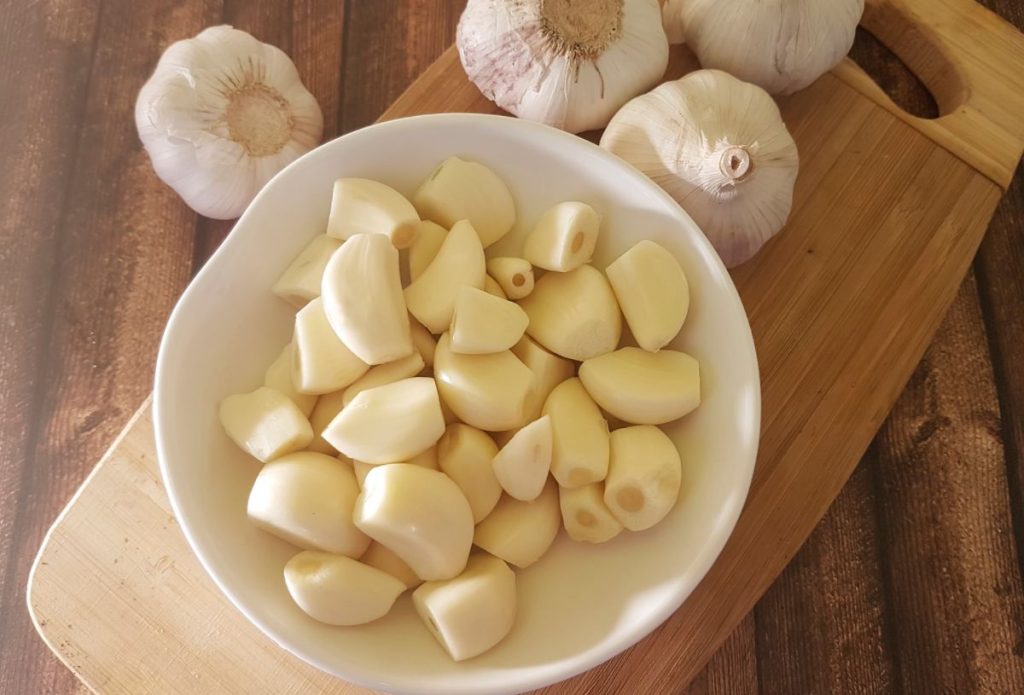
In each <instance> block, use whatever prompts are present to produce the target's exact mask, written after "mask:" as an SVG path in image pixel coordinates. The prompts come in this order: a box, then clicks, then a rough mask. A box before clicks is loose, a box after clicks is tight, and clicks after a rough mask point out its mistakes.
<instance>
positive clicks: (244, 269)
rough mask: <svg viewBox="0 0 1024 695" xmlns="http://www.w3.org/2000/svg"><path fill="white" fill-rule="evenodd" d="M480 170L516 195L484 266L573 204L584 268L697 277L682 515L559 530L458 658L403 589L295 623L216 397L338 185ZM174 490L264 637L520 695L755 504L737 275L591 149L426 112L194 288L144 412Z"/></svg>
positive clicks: (354, 674) (559, 673) (357, 137)
mask: <svg viewBox="0 0 1024 695" xmlns="http://www.w3.org/2000/svg"><path fill="white" fill-rule="evenodd" d="M453 154H455V155H460V156H463V157H466V158H469V159H474V160H477V161H480V162H483V163H484V164H486V165H487V166H489V167H491V168H492V169H494V170H495V171H496V172H497V173H498V174H499V175H501V177H502V178H503V179H504V180H505V181H506V182H507V183H508V184H509V187H510V188H511V190H512V192H513V194H514V195H515V198H516V203H517V206H518V217H519V221H518V222H517V224H516V228H515V229H514V230H513V233H511V234H510V235H509V236H508V237H506V238H505V239H503V240H502V241H501V242H499V244H498V245H496V246H494V247H492V249H490V252H491V254H492V255H493V254H505V255H509V254H517V252H518V250H519V248H520V242H521V240H522V237H523V235H524V233H525V231H526V230H528V229H529V227H530V225H531V224H532V223H533V222H534V221H535V220H536V219H537V217H538V216H539V215H540V213H541V212H542V211H543V210H545V209H546V208H548V207H549V206H551V205H553V204H554V203H557V202H559V201H563V200H583V201H586V202H588V203H590V204H591V205H593V206H594V207H595V208H596V209H597V210H598V211H599V212H600V213H602V215H603V216H604V222H603V226H602V232H601V235H602V236H601V238H600V242H599V246H598V253H597V255H596V257H595V264H597V265H598V266H599V267H603V266H604V265H605V264H606V263H608V262H609V261H610V260H612V259H614V258H615V257H616V256H618V255H619V254H620V253H622V252H623V251H625V250H626V249H628V248H629V247H630V246H632V245H633V244H634V243H636V242H637V241H640V240H641V239H654V240H655V241H657V242H659V243H661V244H662V245H664V246H665V247H666V248H668V249H669V250H670V251H672V252H673V253H675V254H676V256H677V257H678V258H679V261H680V262H681V263H682V265H683V268H684V270H685V271H686V275H687V277H688V278H689V282H690V291H691V304H690V313H689V317H688V318H687V321H686V325H685V326H684V327H683V331H682V333H681V335H680V336H679V338H678V339H677V340H676V341H675V342H674V343H673V347H676V348H679V349H683V350H685V351H687V352H689V353H691V354H693V355H695V356H696V357H697V358H698V359H699V360H700V362H701V372H702V381H703V384H702V390H703V401H704V402H703V404H702V405H701V406H700V408H699V409H698V410H697V411H696V412H695V413H693V414H692V415H690V416H688V417H686V418H684V419H683V421H682V422H681V423H678V424H675V425H673V426H671V427H670V428H669V434H670V435H671V436H672V438H673V439H674V440H675V442H676V444H677V445H678V446H679V449H680V452H681V453H682V459H683V484H682V493H681V496H680V499H679V502H678V504H677V505H676V507H675V508H674V510H673V511H672V512H671V513H670V514H669V516H668V517H667V518H666V519H665V520H664V521H662V522H661V523H660V524H659V525H658V526H656V527H654V528H653V529H650V530H648V531H645V532H642V533H628V532H626V533H622V534H620V536H619V537H618V538H616V539H614V540H613V541H611V542H609V543H605V544H603V545H597V546H592V545H588V544H576V543H573V542H571V541H569V540H568V538H566V537H565V535H564V534H562V535H561V536H560V537H559V538H558V539H557V540H556V542H555V545H554V546H553V547H552V548H551V550H550V551H549V552H548V554H547V555H546V556H545V557H544V558H542V560H541V561H540V562H538V563H537V564H536V565H534V566H533V567H530V568H529V569H527V570H525V571H520V572H518V573H517V575H518V585H519V612H518V615H517V618H516V624H515V627H514V628H513V630H512V632H511V634H510V635H509V636H508V638H506V639H505V640H504V641H503V642H502V643H501V644H499V645H498V646H497V647H496V648H494V649H493V650H491V651H489V652H487V653H486V654H484V655H482V656H480V657H478V658H475V659H471V660H469V661H467V662H463V663H458V664H457V663H453V662H452V661H451V660H450V659H449V658H448V657H447V656H446V655H445V654H444V652H443V651H442V650H441V648H440V646H438V644H436V643H435V641H434V638H433V637H432V636H431V635H430V634H429V633H428V632H427V630H426V629H424V628H423V626H422V625H420V623H419V620H418V618H417V617H416V615H415V612H414V611H413V610H412V606H411V602H410V601H409V598H408V594H406V595H405V596H403V597H402V598H401V599H400V600H399V602H398V603H397V604H396V606H395V608H394V609H393V610H392V612H391V613H390V614H389V615H388V616H387V617H385V618H383V619H381V620H379V621H377V622H375V623H371V624H369V625H365V626H360V627H357V628H338V627H330V626H327V625H323V624H320V623H317V622H316V621H314V620H312V619H311V618H309V617H307V616H306V615H305V614H304V613H303V612H302V611H300V610H299V609H298V608H297V607H296V606H295V604H294V603H293V602H292V601H291V599H290V598H289V596H288V592H287V590H286V589H285V585H284V580H283V577H282V568H283V566H284V563H285V561H286V560H287V559H288V558H289V557H290V556H291V555H292V554H293V553H295V552H296V549H295V548H293V547H291V546H289V545H288V544H286V543H284V542H283V541H280V540H277V539H276V538H274V537H272V536H270V535H268V534H266V533H264V532H262V531H259V530H257V529H256V528H254V527H253V526H252V525H251V524H249V523H248V521H247V520H246V516H245V506H246V498H247V495H248V492H249V488H250V486H251V484H252V482H253V480H254V479H255V477H256V473H257V471H258V470H259V464H258V463H257V462H256V461H254V460H252V459H250V458H248V457H247V456H246V455H244V454H243V453H242V452H241V451H239V450H238V449H237V448H236V447H235V446H234V445H233V444H232V443H231V442H230V441H229V440H228V438H227V436H225V434H224V433H223V431H222V430H221V427H220V425H219V423H218V420H217V404H218V403H219V401H220V400H221V399H222V398H224V397H225V396H227V395H229V394H231V393H235V392H239V391H248V390H251V389H253V388H255V387H256V386H258V385H259V384H260V383H262V375H263V372H264V370H265V368H266V367H267V365H268V364H269V363H270V362H271V360H272V359H273V358H274V357H276V356H277V354H278V352H279V351H280V350H281V347H282V346H283V345H285V344H286V343H287V342H288V340H289V338H290V335H291V329H292V320H293V315H294V312H293V310H292V309H290V308H289V307H288V306H286V305H285V304H284V303H283V302H282V301H280V300H278V299H277V298H275V297H274V296H273V295H272V294H271V293H270V286H271V285H272V284H273V282H274V280H276V278H277V277H278V275H279V274H280V273H281V272H282V271H283V270H284V268H285V267H286V266H287V265H288V264H289V263H290V262H291V260H292V258H293V257H294V256H295V255H296V254H297V253H298V252H299V250H300V249H302V247H303V246H304V245H305V244H306V243H307V242H308V241H309V239H311V238H312V237H313V236H314V235H315V234H319V233H322V232H323V230H324V228H325V224H326V221H327V213H328V208H329V204H330V198H331V186H332V183H333V181H334V180H335V179H336V178H338V177H342V176H361V177H366V178H371V179H378V180H380V181H383V182H385V183H388V184H390V185H392V186H394V187H396V188H397V189H398V190H400V191H402V192H404V193H406V194H411V193H412V191H413V190H414V189H415V187H416V185H417V184H418V183H419V182H420V181H421V180H423V179H424V177H426V176H427V175H428V174H429V173H430V172H431V170H432V169H433V168H434V167H435V166H436V165H437V164H438V162H440V161H441V160H443V159H444V158H445V157H448V156H450V155H453ZM154 411H155V421H156V440H157V450H158V452H159V457H160V468H161V471H162V472H163V477H164V482H165V484H166V486H167V492H168V494H169V495H170V499H171V503H172V504H173V507H174V511H175V514H176V516H177V518H178V522H179V523H180V525H181V528H182V530H183V531H184V532H185V535H186V537H187V538H188V541H189V543H190V544H191V545H192V548H193V550H194V551H195V553H196V555H197V556H198V557H199V560H200V561H201V562H202V564H203V566H204V567H205V568H206V570H207V571H208V572H209V573H210V576H211V577H213V579H214V581H215V582H216V583H217V585H218V586H219V587H220V588H221V590H223V592H224V593H225V594H226V595H227V596H228V598H229V599H230V600H231V601H232V603H234V604H235V605H236V606H237V607H238V608H239V610H241V611H242V612H243V613H244V614H245V615H246V616H247V617H248V618H249V620H251V621H252V622H253V623H255V624H256V625H257V626H258V627H259V628H260V629H261V630H263V632H265V633H266V634H267V635H269V636H270V637H271V638H272V639H273V640H274V641H275V642H277V643H278V644H280V645H281V646H282V647H284V648H285V649H287V650H289V651H290V652H292V653H294V654H296V655H297V656H299V657H301V658H303V659H305V660H306V661H308V662H309V663H311V664H313V665H315V666H318V667H320V668H321V669H324V670H325V671H328V672H330V673H334V674H337V675H338V676H341V677H342V678H345V679H347V680H349V681H352V682H355V683H358V684H361V685H365V686H368V687H372V688H376V689H379V690H384V691H390V692H396V693H434V694H438V695H441V694H443V695H457V694H460V693H473V694H474V695H476V694H480V693H513V692H521V691H525V690H531V689H533V688H538V687H541V686H544V685H547V684H549V683H553V682H556V681H559V680H562V679H564V678H568V677H569V676H572V675H574V674H576V673H579V672H581V671H584V670H586V669H588V668H591V667H592V666H595V665H597V664H599V663H600V662H602V661H604V660H606V659H608V658H610V657H612V656H614V655H615V654H617V653H618V652H620V651H622V650H623V649H625V648H626V647H629V646H630V645H632V644H633V643H634V642H636V641H638V640H639V639H640V638H642V637H643V636H644V635H646V634H647V633H648V632H650V631H651V630H652V629H654V628H655V627H656V626H657V625H658V624H660V623H661V622H662V621H664V620H665V619H666V618H667V617H668V616H669V615H671V614H672V612H673V611H675V610H676V609H677V608H679V606H680V604H681V603H682V602H683V600H684V599H685V598H686V597H687V595H689V593H690V592H691V591H692V590H693V588H694V586H696V584H697V582H699V581H700V580H701V578H702V577H703V576H704V574H705V573H706V572H707V570H708V568H709V567H710V566H711V563H712V562H713V561H714V559H715V558H716V557H717V555H718V553H719V552H720V551H721V549H722V546H723V545H724V544H725V541H726V539H727V538H728V536H729V534H730V532H731V531H732V529H733V526H734V525H735V522H736V518H737V516H738V515H739V513H740V508H741V507H742V505H743V501H744V499H745V497H746V493H747V488H748V486H749V484H750V479H751V475H752V473H753V469H754V458H755V454H756V449H757V440H758V431H759V420H760V390H759V382H758V370H757V361H756V357H755V354H754V346H753V341H752V338H751V335H750V329H749V326H748V324H747V319H746V315H745V313H744V311H743V307H742V305H741V303H740V300H739V297H738V296H737V294H736V290H735V288H734V287H733V284H732V281H731V280H730V278H729V275H728V273H727V272H726V270H725V268H724V267H723V266H722V264H721V262H720V261H719V259H718V257H717V256H716V254H715V252H714V251H713V250H712V248H711V246H710V245H709V244H708V242H707V241H706V240H705V239H704V237H703V235H702V234H701V233H700V231H699V230H698V228H697V226H696V225H695V224H694V223H693V221H692V220H691V219H690V218H689V217H688V216H687V215H686V213H684V212H683V211H682V210H681V209H680V208H679V207H678V206H677V205H676V204H675V203H674V202H673V201H672V200H671V199H670V198H669V197H668V196H667V195H666V194H665V193H664V192H662V191H661V189H659V188H658V187H657V186H656V185H654V184H653V183H651V182H650V181H649V180H647V179H646V178H645V177H644V176H643V175H641V174H640V173H638V172H637V171H635V170H634V169H632V168H631V167H630V166H628V165H626V164H624V163H623V162H622V161H621V160H619V159H617V158H616V157H614V156H612V155H610V154H608V153H607V152H605V151H603V150H601V149H600V148H599V147H597V146H595V145H592V144H591V143H589V142H586V141H584V140H581V139H579V138H577V137H575V136H572V135H567V134H565V133H562V132H560V131H558V130H554V129H552V128H547V127H545V126H541V125H536V124H532V123H528V122H525V121H518V120H514V119H511V118H505V117H500V116H479V115H463V114H458V115H455V114H450V115H438V116H421V117H416V118H408V119H402V120H397V121H391V122H387V123H383V124H380V125H374V126H370V127H368V128H365V129H363V130H359V131H356V132H353V133H350V134H348V135H346V136H344V137H342V138H339V139H337V140H334V141H332V142H329V143H327V144H325V145H323V146H322V147H319V148H317V149H316V150H314V151H313V152H310V153H309V154H307V155H306V156H305V157H303V158H301V159H300V160H298V161H297V162H295V163H294V164H292V165H291V166H289V167H288V168H287V169H286V170H285V171H283V172H281V174H279V175H278V176H277V177H276V178H274V180H273V181H271V182H270V184H268V185H267V187H266V188H265V189H264V190H263V191H262V192H261V193H260V194H259V196H258V197H257V198H256V200H255V201H253V203H252V205H251V206H250V207H249V209H248V210H247V211H246V212H245V215H243V216H242V218H241V220H239V222H238V224H237V225H236V226H235V229H234V231H232V232H231V234H230V236H229V237H228V239H227V240H226V241H225V242H224V244H223V245H222V246H221V247H220V249H219V250H218V251H217V253H216V254H215V255H214V256H213V258H212V259H211V260H210V261H209V263H207V264H206V266H205V267H204V268H203V269H202V271H201V272H200V273H199V275H198V276H197V277H196V279H195V280H194V281H193V282H192V284H191V285H190V286H189V288H188V290H187V291H186V292H185V294H184V296H183V297H182V298H181V301H180V302H179V303H178V305H177V307H176V308H175V310H174V313H173V315H172V316H171V320H170V323H169V325H168V327H167V331H166V333H165V335H164V339H163V343H162V344H161V347H160V356H159V359H158V362H157V374H156V395H155V400H154Z"/></svg>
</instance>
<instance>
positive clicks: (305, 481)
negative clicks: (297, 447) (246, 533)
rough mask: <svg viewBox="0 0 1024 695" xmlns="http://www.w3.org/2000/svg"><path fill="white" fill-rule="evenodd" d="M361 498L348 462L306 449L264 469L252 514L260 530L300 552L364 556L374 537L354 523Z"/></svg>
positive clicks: (255, 485)
mask: <svg viewBox="0 0 1024 695" xmlns="http://www.w3.org/2000/svg"><path fill="white" fill-rule="evenodd" d="M358 495H359V485H358V484H357V483H356V476H355V474H354V473H353V472H352V467H351V466H350V465H349V464H348V463H347V462H345V461H339V460H338V459H336V458H332V457H330V456H327V455H326V454H317V453H313V452H310V451H300V452H298V453H294V454H288V455H287V456H282V457H280V458H277V459H275V460H273V461H271V462H270V463H268V464H266V465H265V466H263V468H262V469H260V472H259V475H257V476H256V482H254V483H253V485H252V491H251V492H250V493H249V502H248V505H247V510H246V511H247V513H248V515H249V519H250V521H252V522H253V523H254V524H255V525H256V526H258V527H259V528H261V529H263V530H264V531H267V532H269V533H272V534H274V535H275V536H278V537H279V538H283V539H284V540H286V541H288V542H289V543H292V544H293V545H297V546H299V547H300V548H306V549H307V550H324V551H327V552H329V553H337V554H339V555H348V556H349V557H359V556H360V555H362V554H363V552H364V551H365V550H366V547H367V546H368V545H369V544H370V539H369V538H368V537H367V536H366V534H364V533H363V532H362V531H360V530H359V529H358V528H356V526H355V524H354V523H353V522H352V512H353V509H354V507H355V502H356V497H357V496H358Z"/></svg>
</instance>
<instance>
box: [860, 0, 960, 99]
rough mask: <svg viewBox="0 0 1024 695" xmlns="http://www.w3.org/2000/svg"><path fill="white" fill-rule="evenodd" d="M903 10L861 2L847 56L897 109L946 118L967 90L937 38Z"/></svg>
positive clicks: (896, 4) (897, 5)
mask: <svg viewBox="0 0 1024 695" xmlns="http://www.w3.org/2000/svg"><path fill="white" fill-rule="evenodd" d="M908 12H909V10H907V9H906V8H905V7H903V6H901V4H900V3H899V2H880V1H876V2H871V1H869V2H867V3H866V4H865V7H864V17H863V19H862V20H861V26H860V27H858V28H857V37H856V40H855V41H854V44H853V50H852V51H851V52H850V57H851V58H853V60H854V61H855V62H856V63H857V64H858V65H860V67H861V68H862V69H863V70H864V71H865V72H866V73H868V74H869V75H870V76H871V78H872V79H873V80H874V81H875V83H876V84H877V85H878V86H879V87H880V88H881V89H882V90H883V91H884V92H885V93H886V94H888V95H889V97H890V98H891V99H892V100H893V102H895V103H896V105H898V106H899V107H900V108H902V109H903V110H905V111H907V112H908V113H911V114H913V115H915V116H919V117H921V118H939V117H941V116H946V115H948V114H951V113H953V112H955V111H956V110H957V109H959V108H960V107H961V106H963V104H964V103H966V102H967V99H968V96H969V95H970V90H969V88H968V85H967V83H966V82H965V81H964V79H963V77H962V73H961V71H960V69H959V67H958V65H957V62H956V61H955V60H954V59H953V57H951V55H950V54H948V53H947V51H946V50H945V46H944V45H943V42H942V40H941V39H940V38H939V37H938V36H936V35H934V34H933V33H932V31H931V29H930V28H929V27H928V26H927V25H926V23H925V22H923V21H921V20H919V19H915V18H914V17H913V16H911V15H910V14H907V13H908Z"/></svg>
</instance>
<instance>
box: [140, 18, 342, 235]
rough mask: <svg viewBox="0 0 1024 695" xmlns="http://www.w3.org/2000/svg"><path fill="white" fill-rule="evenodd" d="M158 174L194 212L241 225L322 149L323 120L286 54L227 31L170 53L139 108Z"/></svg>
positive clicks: (213, 31)
mask: <svg viewBox="0 0 1024 695" xmlns="http://www.w3.org/2000/svg"><path fill="white" fill-rule="evenodd" d="M135 126H136V127H137V128H138V130H139V138H140V139H141V140H142V144H143V146H145V148H146V152H147V153H148V154H149V157H150V160H151V162H152V164H153V169H155V170H156V173H157V175H158V176H159V177H160V178H161V179H162V180H163V181H164V183H166V184H167V185H168V186H170V187H171V188H173V189H174V190H175V191H176V192H177V193H178V195H180V196H181V197H182V199H183V200H184V201H185V203H186V204H188V206H189V207H190V208H192V209H193V210H195V211H196V212H198V213H199V214H201V215H205V216H207V217H212V218H214V219H220V220H226V219H231V218H233V217H238V216H239V215H241V214H242V212H243V211H244V210H245V208H246V206H247V205H248V204H249V203H250V202H251V201H252V199H253V198H255V197H256V194H257V193H258V192H259V191H260V189H262V188H263V186H264V185H266V183H267V182H268V181H270V179H271V178H273V177H274V175H275V174H277V172H279V171H281V170H282V169H284V168H285V167H286V166H287V165H288V164H290V163H291V162H293V161H294V160H296V159H298V158H299V157H300V156H302V155H303V154H305V153H306V152H308V151H309V150H311V149H313V148H314V147H316V146H317V145H318V144H320V136H321V135H322V134H323V115H322V114H321V112H320V107H319V106H318V105H317V103H316V99H314V98H313V95H312V94H310V93H309V91H308V90H307V89H306V88H305V87H304V86H303V85H302V81H301V80H300V79H299V73H298V71H297V70H296V69H295V65H294V64H293V63H292V61H291V60H290V59H289V58H288V56H286V55H285V54H284V53H283V52H282V51H281V50H280V49H279V48H276V47H274V46H271V45H269V44H265V43H260V42H259V41H257V40H256V39H255V38H253V37H252V36H250V35H249V34H247V33H245V32H244V31H239V30H238V29H233V28H231V27H229V26H217V27H210V28H209V29H205V30H203V31H202V32H200V33H199V34H198V35H197V36H196V37H195V38H192V39H186V40H184V41H178V42H176V43H174V44H172V45H171V46H170V47H169V48H168V49H167V50H166V51H164V54H163V55H162V56H160V61H159V62H158V63H157V66H156V70H154V71H153V74H152V76H151V77H150V78H149V80H148V81H147V82H146V84H145V85H144V86H143V87H142V90H141V91H140V92H139V98H138V101H136V102H135Z"/></svg>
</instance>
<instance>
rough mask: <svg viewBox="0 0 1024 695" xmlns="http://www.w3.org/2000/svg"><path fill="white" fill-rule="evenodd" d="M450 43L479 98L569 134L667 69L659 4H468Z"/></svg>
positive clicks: (494, 0) (528, 0)
mask: <svg viewBox="0 0 1024 695" xmlns="http://www.w3.org/2000/svg"><path fill="white" fill-rule="evenodd" d="M456 44H457V45H458V49H459V57H460V58H461V60H462V66H463V67H464V68H465V70H466V74H467V75H468V76H469V79H470V80H472V81H473V83H474V84H475V85H476V86H477V87H478V88H479V89H480V91H481V92H482V93H483V94H484V96H486V97H487V98H488V99H490V100H491V101H493V102H494V103H496V104H497V105H498V106H500V107H501V108H503V109H505V110H506V111H508V112H510V113H512V114H515V115H516V116H519V117H520V118H525V119H528V120H531V121H539V122H540V123H546V124H548V125H552V126H555V127H556V128H561V129H562V130H567V131H569V132H571V133H578V132H581V131H584V130H593V129H596V128H603V127H604V126H605V125H606V124H607V123H608V120H609V119H610V118H611V117H612V114H614V113H615V111H616V110H617V109H618V108H619V107H620V106H622V105H623V104H624V103H626V102H627V101H628V100H629V99H631V98H632V97H634V96H636V95H637V94H641V93H643V92H645V91H647V90H648V89H650V88H651V87H652V86H654V85H655V84H656V83H657V82H658V81H659V80H660V79H661V77H662V75H664V73H665V67H666V66H667V65H668V41H667V40H666V38H665V31H664V29H663V28H662V26H661V7H660V5H659V3H658V0H469V2H468V3H467V4H466V9H465V11H464V12H463V13H462V18H461V19H460V20H459V27H458V33H457V37H456Z"/></svg>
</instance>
